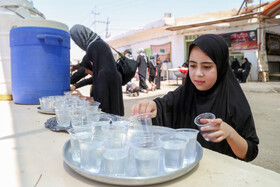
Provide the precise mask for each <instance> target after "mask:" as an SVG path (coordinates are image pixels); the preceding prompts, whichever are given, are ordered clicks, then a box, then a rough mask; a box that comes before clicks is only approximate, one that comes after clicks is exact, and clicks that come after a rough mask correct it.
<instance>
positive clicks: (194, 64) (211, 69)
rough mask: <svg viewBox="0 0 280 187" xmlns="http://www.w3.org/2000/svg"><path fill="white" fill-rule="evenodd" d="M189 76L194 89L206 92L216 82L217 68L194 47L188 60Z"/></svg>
mask: <svg viewBox="0 0 280 187" xmlns="http://www.w3.org/2000/svg"><path fill="white" fill-rule="evenodd" d="M189 76H190V78H191V81H192V83H193V84H194V85H195V87H196V89H198V90H200V91H206V90H209V89H210V88H212V87H213V85H214V84H215V82H216V81H217V66H216V64H215V63H214V62H213V61H212V60H211V58H210V57H208V56H207V55H206V54H205V53H204V52H203V51H202V50H201V49H200V48H199V47H197V46H194V47H193V49H192V50H191V54H190V59H189Z"/></svg>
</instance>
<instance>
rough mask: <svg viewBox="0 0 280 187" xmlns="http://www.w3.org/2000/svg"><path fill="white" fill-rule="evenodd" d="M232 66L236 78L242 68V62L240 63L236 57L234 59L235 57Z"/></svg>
mask: <svg viewBox="0 0 280 187" xmlns="http://www.w3.org/2000/svg"><path fill="white" fill-rule="evenodd" d="M230 67H231V70H232V72H233V73H234V75H235V76H236V78H237V76H238V75H237V74H238V69H239V68H240V64H239V62H238V60H237V58H234V59H233V61H232V63H231V65H230Z"/></svg>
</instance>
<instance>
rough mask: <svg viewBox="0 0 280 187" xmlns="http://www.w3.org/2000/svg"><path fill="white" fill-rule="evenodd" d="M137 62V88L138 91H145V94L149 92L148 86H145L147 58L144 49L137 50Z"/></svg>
mask: <svg viewBox="0 0 280 187" xmlns="http://www.w3.org/2000/svg"><path fill="white" fill-rule="evenodd" d="M137 62H138V75H139V79H140V81H139V87H140V91H141V92H143V90H146V93H148V92H149V89H148V86H147V84H146V77H147V68H148V58H147V56H146V54H145V52H144V49H142V48H141V49H139V55H138V57H137Z"/></svg>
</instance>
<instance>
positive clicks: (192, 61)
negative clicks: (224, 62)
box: [189, 60, 214, 64]
mask: <svg viewBox="0 0 280 187" xmlns="http://www.w3.org/2000/svg"><path fill="white" fill-rule="evenodd" d="M189 62H191V63H197V62H196V61H194V60H190V61H189ZM213 63H214V62H201V64H213Z"/></svg>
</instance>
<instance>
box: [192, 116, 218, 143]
mask: <svg viewBox="0 0 280 187" xmlns="http://www.w3.org/2000/svg"><path fill="white" fill-rule="evenodd" d="M215 118H216V116H215V115H214V114H212V113H210V112H207V113H202V114H199V115H198V116H196V118H195V119H194V123H195V124H196V125H197V127H198V129H199V131H200V133H201V135H203V134H210V133H212V132H215V131H201V130H200V129H201V127H205V126H209V125H213V124H212V123H211V122H208V123H202V122H201V121H200V120H201V119H208V120H211V119H215ZM204 139H205V140H206V141H209V140H210V139H209V138H204Z"/></svg>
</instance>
